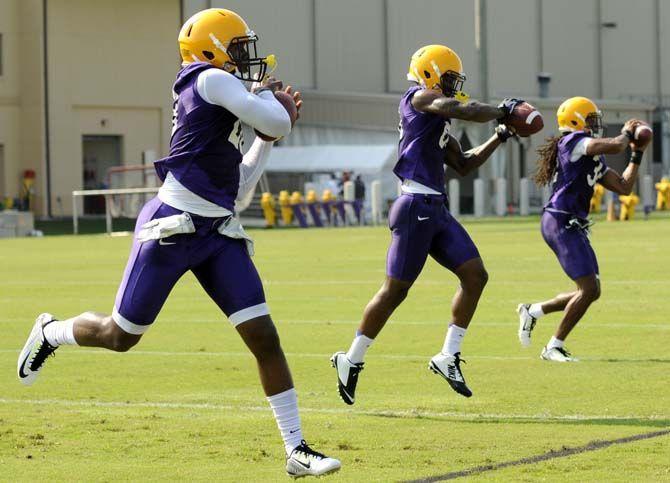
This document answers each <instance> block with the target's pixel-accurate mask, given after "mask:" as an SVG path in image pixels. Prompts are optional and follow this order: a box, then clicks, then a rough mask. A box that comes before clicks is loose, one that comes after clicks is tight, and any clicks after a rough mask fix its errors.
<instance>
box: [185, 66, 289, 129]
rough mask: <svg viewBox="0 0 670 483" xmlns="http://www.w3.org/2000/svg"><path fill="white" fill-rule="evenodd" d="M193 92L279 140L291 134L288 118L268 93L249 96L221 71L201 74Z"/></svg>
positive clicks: (232, 77)
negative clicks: (196, 91) (195, 90)
mask: <svg viewBox="0 0 670 483" xmlns="http://www.w3.org/2000/svg"><path fill="white" fill-rule="evenodd" d="M197 89H198V94H200V97H202V98H203V99H204V100H205V101H206V102H208V103H210V104H216V105H218V106H221V107H225V108H226V109H228V110H229V111H230V112H232V113H233V114H235V115H236V116H237V117H238V118H239V119H240V120H241V121H242V122H244V123H246V124H249V125H250V126H251V127H253V128H256V129H258V130H259V131H260V132H262V133H263V134H267V135H268V136H272V137H275V138H279V137H283V136H287V135H288V134H289V133H290V132H291V119H290V117H289V115H288V113H287V112H286V109H284V106H282V105H281V104H280V103H279V101H277V99H275V96H274V95H273V94H272V92H270V91H267V90H266V91H262V92H261V93H260V94H259V95H256V94H252V93H251V92H249V91H247V89H246V87H245V86H244V84H242V82H241V81H240V80H239V79H238V78H237V77H235V76H234V75H232V74H229V73H228V72H226V71H224V70H221V69H207V70H205V71H204V72H201V73H200V75H198V81H197Z"/></svg>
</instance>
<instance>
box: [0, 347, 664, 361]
mask: <svg viewBox="0 0 670 483" xmlns="http://www.w3.org/2000/svg"><path fill="white" fill-rule="evenodd" d="M66 350H67V351H68V354H67V356H68V357H70V356H72V355H73V354H75V355H76V354H85V355H91V354H93V355H103V356H106V355H112V354H116V352H113V351H108V350H104V349H82V348H72V349H66ZM18 353H19V351H18V350H14V349H0V354H18ZM285 354H286V356H287V357H293V358H310V359H323V360H324V361H325V360H327V359H328V358H330V356H331V355H332V354H331V353H325V352H324V353H312V352H286V353H285ZM130 355H136V356H158V357H173V356H181V357H199V356H200V357H202V356H204V357H252V355H251V353H250V352H246V351H222V352H211V351H147V350H130V351H128V352H125V353H124V354H123V355H122V356H118V357H127V356H130ZM431 355H432V353H430V354H429V353H426V354H424V355H419V354H371V355H369V356H368V358H369V359H372V360H374V359H390V360H398V359H401V360H419V361H420V360H425V361H428V360H429V359H430V357H431ZM463 358H464V359H466V360H467V359H475V360H478V359H479V360H493V361H535V360H539V357H536V356H535V353H533V356H530V355H529V356H494V355H465V356H464V357H463ZM580 360H581V361H584V362H608V361H616V362H670V359H664V358H660V357H649V358H626V357H581V358H580Z"/></svg>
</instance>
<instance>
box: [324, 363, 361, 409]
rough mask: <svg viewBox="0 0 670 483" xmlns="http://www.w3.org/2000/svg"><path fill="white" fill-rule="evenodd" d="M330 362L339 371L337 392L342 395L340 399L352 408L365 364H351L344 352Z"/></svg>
mask: <svg viewBox="0 0 670 483" xmlns="http://www.w3.org/2000/svg"><path fill="white" fill-rule="evenodd" d="M330 362H331V363H332V364H333V367H334V368H335V370H336V371H337V390H338V391H339V393H340V397H341V398H342V401H344V402H345V403H346V404H348V405H350V406H351V405H352V404H353V403H354V400H355V397H356V384H357V383H358V373H359V372H361V371H362V370H363V363H362V362H359V363H358V364H354V363H353V362H350V361H349V359H347V355H346V354H345V353H344V352H336V353H335V354H333V357H331V358H330Z"/></svg>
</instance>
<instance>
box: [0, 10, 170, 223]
mask: <svg viewBox="0 0 670 483" xmlns="http://www.w3.org/2000/svg"><path fill="white" fill-rule="evenodd" d="M180 12H181V5H180V2H179V1H177V0H174V1H167V0H141V1H135V0H114V1H95V2H92V1H89V0H1V1H0V35H1V36H2V41H1V42H2V46H1V47H0V48H1V53H2V54H1V59H2V60H1V67H0V68H1V69H2V71H1V72H0V195H2V196H3V197H5V196H9V197H16V196H17V195H18V194H19V189H20V180H21V177H22V173H23V171H24V170H26V169H32V170H34V171H35V172H36V183H35V197H34V201H35V203H34V209H35V211H36V212H37V213H39V214H43V215H46V214H51V215H53V216H61V215H67V214H69V213H70V211H71V196H70V194H71V192H72V190H75V189H82V188H83V187H86V186H87V185H88V186H90V187H96V185H99V184H101V183H104V182H105V180H104V177H105V172H106V169H107V168H108V167H109V166H112V165H118V164H138V163H140V162H142V156H143V153H144V152H145V151H149V152H153V153H156V154H162V153H164V152H165V151H166V149H167V147H168V143H169V135H170V117H171V114H172V108H171V97H170V88H171V84H172V81H173V79H174V74H175V71H176V69H177V68H178V60H179V59H178V54H177V49H176V47H175V35H176V33H175V32H177V31H178V28H179V27H180V22H181V13H180ZM91 208H95V207H91Z"/></svg>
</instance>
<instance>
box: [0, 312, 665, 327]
mask: <svg viewBox="0 0 670 483" xmlns="http://www.w3.org/2000/svg"><path fill="white" fill-rule="evenodd" d="M22 322H25V323H30V324H31V327H32V323H33V322H34V321H33V320H32V319H19V318H16V317H12V318H5V319H0V324H3V323H5V324H15V323H22ZM224 322H226V319H225V317H224V316H223V315H222V316H221V318H219V319H193V320H184V319H176V318H173V317H170V318H164V319H158V320H157V321H156V324H157V325H161V324H177V323H178V324H221V323H224ZM275 323H276V324H277V325H278V326H282V325H321V326H323V325H349V326H352V327H353V326H356V325H358V324H359V323H360V320H353V319H352V320H343V319H334V320H329V319H304V320H302V319H277V320H276V321H275ZM388 323H389V324H392V325H427V326H440V327H445V328H446V326H447V324H448V321H447V320H446V319H444V320H389V321H388ZM517 326H518V320H517V319H516V318H514V319H512V318H510V321H509V322H477V321H475V322H473V327H507V328H510V329H512V330H516V328H517ZM579 327H580V330H584V329H586V330H589V329H601V328H602V329H634V330H670V323H668V324H619V323H602V324H599V323H591V322H585V323H584V324H582V325H580V326H579Z"/></svg>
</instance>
